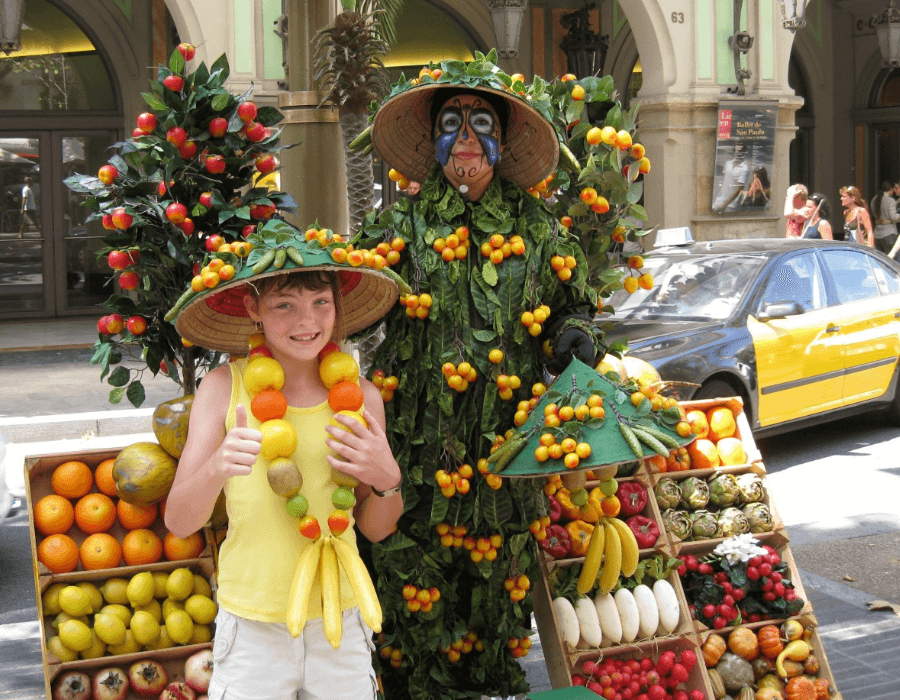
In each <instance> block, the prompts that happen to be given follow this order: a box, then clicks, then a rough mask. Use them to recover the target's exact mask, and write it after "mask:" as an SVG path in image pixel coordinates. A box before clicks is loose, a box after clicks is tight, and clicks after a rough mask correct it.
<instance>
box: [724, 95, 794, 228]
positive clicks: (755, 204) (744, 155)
mask: <svg viewBox="0 0 900 700" xmlns="http://www.w3.org/2000/svg"><path fill="white" fill-rule="evenodd" d="M718 113H719V119H718V129H717V137H716V163H715V171H714V173H713V188H712V210H713V213H714V214H736V213H741V214H747V213H751V212H760V211H766V210H768V209H769V206H770V204H771V201H772V180H773V179H774V178H773V174H774V173H773V168H774V164H775V127H776V126H777V121H778V103H777V102H776V101H774V100H766V101H763V100H757V101H753V102H749V101H747V102H745V101H743V100H741V101H737V100H733V101H724V100H723V101H720V102H719V109H718Z"/></svg>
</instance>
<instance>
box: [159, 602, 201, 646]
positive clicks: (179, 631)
mask: <svg viewBox="0 0 900 700" xmlns="http://www.w3.org/2000/svg"><path fill="white" fill-rule="evenodd" d="M166 631H167V632H168V633H169V638H170V639H171V640H172V641H173V642H175V643H176V644H187V643H188V642H189V641H191V637H192V636H193V634H194V621H193V620H192V619H191V616H190V615H188V614H187V613H186V612H185V611H184V610H176V611H175V612H173V613H172V614H171V615H169V616H168V617H167V618H166Z"/></svg>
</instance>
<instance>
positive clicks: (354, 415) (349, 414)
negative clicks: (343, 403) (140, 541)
mask: <svg viewBox="0 0 900 700" xmlns="http://www.w3.org/2000/svg"><path fill="white" fill-rule="evenodd" d="M335 415H336V416H347V417H348V418H352V419H353V420H355V421H357V422H358V423H360V424H362V426H363V427H364V428H368V427H369V424H368V423H367V422H366V419H365V418H363V417H362V415H361V414H360V413H359V412H358V411H338V412H337V413H335ZM330 425H333V426H334V427H335V428H341V429H342V430H346V431H347V432H348V433H349V432H352V431H351V430H350V428H348V427H347V426H346V425H344V424H343V423H338V422H337V421H336V420H335V419H334V418H332V419H331V423H330Z"/></svg>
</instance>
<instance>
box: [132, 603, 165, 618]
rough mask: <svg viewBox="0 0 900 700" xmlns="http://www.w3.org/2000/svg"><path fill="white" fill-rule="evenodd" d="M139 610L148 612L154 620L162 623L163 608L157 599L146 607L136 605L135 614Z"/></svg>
mask: <svg viewBox="0 0 900 700" xmlns="http://www.w3.org/2000/svg"><path fill="white" fill-rule="evenodd" d="M138 610H143V611H144V612H148V613H150V614H151V615H153V619H154V620H156V621H157V622H162V619H163V614H162V606H161V605H160V604H159V601H158V600H156V599H153V600H151V601H150V602H149V603H147V604H146V605H136V606H135V607H134V612H137V611H138Z"/></svg>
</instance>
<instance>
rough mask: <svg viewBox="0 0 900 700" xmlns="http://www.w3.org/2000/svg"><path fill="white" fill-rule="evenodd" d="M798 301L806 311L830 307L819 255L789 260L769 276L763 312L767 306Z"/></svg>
mask: <svg viewBox="0 0 900 700" xmlns="http://www.w3.org/2000/svg"><path fill="white" fill-rule="evenodd" d="M792 301H795V302H797V303H798V304H800V306H802V307H803V310H804V311H812V310H813V309H821V308H823V307H824V306H825V305H826V301H825V284H824V282H823V280H822V274H821V272H820V270H819V265H818V263H816V258H815V255H813V254H812V253H807V254H805V255H795V256H793V257H792V258H789V259H787V260H785V261H784V262H783V263H781V264H780V265H779V266H778V267H777V268H775V270H774V271H773V272H772V274H771V275H769V281H768V282H767V283H766V291H765V292H763V295H762V299H760V309H762V308H763V306H764V305H766V304H774V303H778V302H792Z"/></svg>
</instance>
